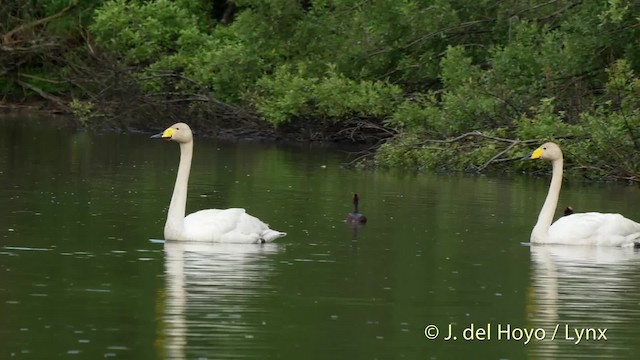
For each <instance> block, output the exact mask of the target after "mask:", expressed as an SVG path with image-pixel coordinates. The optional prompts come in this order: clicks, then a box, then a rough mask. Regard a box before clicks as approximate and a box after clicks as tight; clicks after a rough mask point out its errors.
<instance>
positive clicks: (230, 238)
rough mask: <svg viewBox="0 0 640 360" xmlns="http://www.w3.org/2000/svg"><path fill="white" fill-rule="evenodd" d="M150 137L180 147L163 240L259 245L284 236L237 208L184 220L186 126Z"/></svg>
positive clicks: (189, 144) (189, 140) (188, 153)
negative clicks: (173, 143) (165, 140)
mask: <svg viewBox="0 0 640 360" xmlns="http://www.w3.org/2000/svg"><path fill="white" fill-rule="evenodd" d="M152 137H153V138H162V139H167V140H174V141H176V142H177V143H179V144H180V165H179V166H178V174H177V176H176V184H175V187H174V189H173V196H172V197H171V204H170V205H169V211H168V213H167V222H166V223H165V226H164V238H165V240H188V241H207V242H225V243H263V242H271V241H273V240H275V239H277V238H280V237H283V236H285V235H287V234H286V233H283V232H279V231H275V230H271V229H269V226H268V225H267V224H265V223H263V222H262V221H260V220H259V219H258V218H256V217H253V216H251V215H249V214H247V213H246V211H245V210H244V209H240V208H231V209H224V210H220V209H208V210H200V211H197V212H194V213H193V214H189V215H187V216H186V217H185V210H186V205H187V186H188V182H189V172H190V171H191V159H192V157H193V135H192V133H191V129H190V128H189V126H188V125H187V124H184V123H177V124H174V125H172V126H171V127H170V128H168V129H167V130H165V131H164V132H163V133H162V134H158V135H154V136H152Z"/></svg>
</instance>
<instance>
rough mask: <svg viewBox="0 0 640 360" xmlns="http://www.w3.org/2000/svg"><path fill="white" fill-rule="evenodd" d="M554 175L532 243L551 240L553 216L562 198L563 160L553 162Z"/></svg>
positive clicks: (534, 230) (535, 227) (532, 233)
mask: <svg viewBox="0 0 640 360" xmlns="http://www.w3.org/2000/svg"><path fill="white" fill-rule="evenodd" d="M551 166H552V168H553V173H552V175H551V184H550V185H549V192H548V193H547V198H546V200H545V201H544V205H542V210H540V215H538V222H537V223H536V226H534V227H533V231H532V232H531V242H538V243H540V242H546V241H547V240H549V228H550V227H551V223H552V222H553V215H554V214H555V212H556V207H557V206H558V198H559V197H560V188H561V187H562V167H563V159H562V158H560V159H556V160H554V161H552V162H551Z"/></svg>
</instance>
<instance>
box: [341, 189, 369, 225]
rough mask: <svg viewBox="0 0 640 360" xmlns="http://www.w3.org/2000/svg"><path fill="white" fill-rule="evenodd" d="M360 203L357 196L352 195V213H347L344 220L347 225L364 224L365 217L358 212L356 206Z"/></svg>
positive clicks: (365, 221)
mask: <svg viewBox="0 0 640 360" xmlns="http://www.w3.org/2000/svg"><path fill="white" fill-rule="evenodd" d="M359 203H360V197H358V194H353V212H352V213H349V214H348V215H347V218H346V220H345V221H346V222H347V224H350V225H357V224H366V223H367V217H366V216H364V215H363V214H361V213H360V211H358V205H359Z"/></svg>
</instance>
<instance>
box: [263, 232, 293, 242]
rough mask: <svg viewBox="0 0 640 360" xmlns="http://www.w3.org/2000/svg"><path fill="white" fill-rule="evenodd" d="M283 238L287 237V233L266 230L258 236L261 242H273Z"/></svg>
mask: <svg viewBox="0 0 640 360" xmlns="http://www.w3.org/2000/svg"><path fill="white" fill-rule="evenodd" d="M283 236H287V233H284V232H280V231H275V230H271V229H267V230H265V231H263V232H262V234H260V240H262V242H272V241H273V240H275V239H277V238H281V237H283Z"/></svg>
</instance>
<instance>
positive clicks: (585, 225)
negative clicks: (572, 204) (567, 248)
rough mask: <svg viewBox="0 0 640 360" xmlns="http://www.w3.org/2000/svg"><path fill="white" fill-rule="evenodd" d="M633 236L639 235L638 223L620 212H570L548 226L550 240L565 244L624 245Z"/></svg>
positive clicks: (630, 243) (631, 239)
mask: <svg viewBox="0 0 640 360" xmlns="http://www.w3.org/2000/svg"><path fill="white" fill-rule="evenodd" d="M634 236H640V224H638V223H636V222H634V221H632V220H629V219H627V218H625V217H624V216H622V215H620V214H603V213H597V212H589V213H581V214H572V215H569V216H564V217H561V218H560V219H558V221H556V222H555V223H554V224H553V225H551V228H549V238H550V239H551V240H552V242H556V243H565V244H571V243H580V244H585V245H613V246H624V245H632V244H633V240H634V239H633V238H634Z"/></svg>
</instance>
